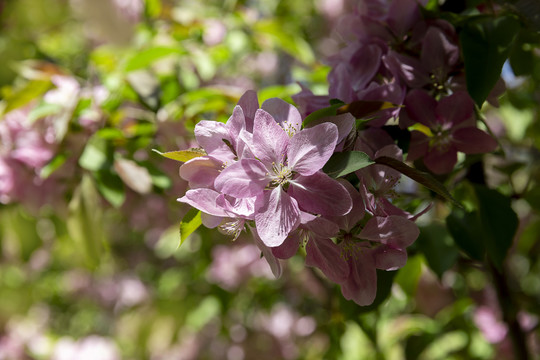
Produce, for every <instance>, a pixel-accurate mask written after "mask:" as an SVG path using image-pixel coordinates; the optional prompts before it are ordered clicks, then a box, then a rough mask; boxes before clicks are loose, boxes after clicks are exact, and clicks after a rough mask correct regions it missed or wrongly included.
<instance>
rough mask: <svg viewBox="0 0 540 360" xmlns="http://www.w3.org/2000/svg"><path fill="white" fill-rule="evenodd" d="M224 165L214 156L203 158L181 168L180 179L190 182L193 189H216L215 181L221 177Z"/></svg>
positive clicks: (187, 162) (195, 159) (191, 161)
mask: <svg viewBox="0 0 540 360" xmlns="http://www.w3.org/2000/svg"><path fill="white" fill-rule="evenodd" d="M222 168H223V163H222V162H221V161H220V160H218V159H216V158H214V157H212V156H201V157H197V158H194V159H191V160H189V161H186V162H185V163H184V164H183V165H182V166H180V170H179V173H180V177H181V178H182V179H184V180H187V181H189V186H190V187H191V188H192V189H193V188H199V187H207V188H213V187H214V180H215V179H216V178H217V177H218V176H219V174H220V170H221V169H222Z"/></svg>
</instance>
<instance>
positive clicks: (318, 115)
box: [302, 101, 344, 127]
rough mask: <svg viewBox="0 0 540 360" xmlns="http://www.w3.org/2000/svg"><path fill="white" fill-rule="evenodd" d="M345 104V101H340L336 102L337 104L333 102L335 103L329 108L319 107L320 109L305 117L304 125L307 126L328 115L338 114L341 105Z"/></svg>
mask: <svg viewBox="0 0 540 360" xmlns="http://www.w3.org/2000/svg"><path fill="white" fill-rule="evenodd" d="M343 104H344V103H343V102H341V101H340V102H338V103H335V104H333V105H331V106H329V107H327V108H324V109H319V110H316V111H314V112H312V113H311V114H309V115H308V116H306V118H305V119H304V122H303V123H302V126H303V127H306V126H308V125H309V124H310V123H311V122H312V121H314V120H318V119H321V118H324V117H328V116H334V115H337V110H338V109H339V108H340V107H342V106H343Z"/></svg>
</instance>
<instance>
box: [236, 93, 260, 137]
mask: <svg viewBox="0 0 540 360" xmlns="http://www.w3.org/2000/svg"><path fill="white" fill-rule="evenodd" d="M238 105H239V106H240V107H241V108H242V110H243V111H244V116H245V121H246V130H247V131H249V132H253V119H255V112H256V111H257V109H258V108H259V99H258V98H257V93H256V92H255V91H253V90H248V91H246V92H245V93H244V95H242V97H241V98H240V100H238Z"/></svg>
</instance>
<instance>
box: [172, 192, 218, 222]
mask: <svg viewBox="0 0 540 360" xmlns="http://www.w3.org/2000/svg"><path fill="white" fill-rule="evenodd" d="M219 195H220V194H219V193H218V192H216V191H214V190H211V189H194V190H188V191H187V192H186V194H185V195H184V196H183V197H181V198H179V199H178V201H180V202H183V203H186V204H188V205H191V206H193V207H194V208H195V209H198V210H201V211H202V212H205V213H207V214H210V215H214V216H219V217H228V214H227V212H226V211H225V210H224V209H223V208H221V207H220V206H218V205H217V204H216V199H217V198H218V196H219Z"/></svg>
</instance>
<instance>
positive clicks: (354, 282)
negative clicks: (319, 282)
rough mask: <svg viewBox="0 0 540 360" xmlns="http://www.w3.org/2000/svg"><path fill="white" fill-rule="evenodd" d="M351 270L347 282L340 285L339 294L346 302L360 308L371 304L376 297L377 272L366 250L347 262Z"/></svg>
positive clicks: (368, 251)
mask: <svg viewBox="0 0 540 360" xmlns="http://www.w3.org/2000/svg"><path fill="white" fill-rule="evenodd" d="M348 263H349V267H350V269H351V271H350V274H349V277H348V278H347V280H346V281H345V282H344V283H342V284H341V293H342V294H343V297H344V298H345V299H347V300H353V301H354V302H355V303H357V304H358V305H360V306H366V305H369V304H371V303H373V300H375V296H376V295H377V272H376V270H375V264H374V263H373V259H372V256H371V253H370V250H369V249H368V248H365V249H362V251H361V252H359V253H358V256H355V257H350V258H349V260H348Z"/></svg>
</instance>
